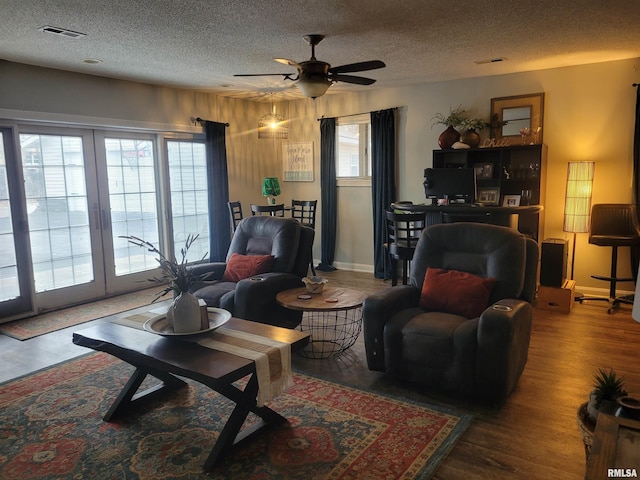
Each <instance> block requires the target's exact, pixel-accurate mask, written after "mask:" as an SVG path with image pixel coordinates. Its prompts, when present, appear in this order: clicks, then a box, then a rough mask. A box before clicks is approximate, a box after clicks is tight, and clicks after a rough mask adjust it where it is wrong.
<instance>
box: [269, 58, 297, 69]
mask: <svg viewBox="0 0 640 480" xmlns="http://www.w3.org/2000/svg"><path fill="white" fill-rule="evenodd" d="M274 60H275V61H276V62H279V63H284V64H285V65H291V66H292V67H296V68H297V69H300V64H299V63H298V62H294V61H293V60H289V59H288V58H274Z"/></svg>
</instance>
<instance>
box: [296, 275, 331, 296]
mask: <svg viewBox="0 0 640 480" xmlns="http://www.w3.org/2000/svg"><path fill="white" fill-rule="evenodd" d="M302 281H303V282H304V285H305V287H307V292H309V293H320V292H322V291H323V290H324V285H325V283H327V282H328V281H329V280H327V279H326V278H324V277H304V278H303V279H302Z"/></svg>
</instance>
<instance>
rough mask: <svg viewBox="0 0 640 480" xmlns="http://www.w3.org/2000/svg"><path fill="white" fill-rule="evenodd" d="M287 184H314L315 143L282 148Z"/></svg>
mask: <svg viewBox="0 0 640 480" xmlns="http://www.w3.org/2000/svg"><path fill="white" fill-rule="evenodd" d="M282 148H283V155H282V158H283V159H284V174H283V176H282V178H283V179H284V181H285V182H313V142H307V143H286V144H284V145H283V146H282Z"/></svg>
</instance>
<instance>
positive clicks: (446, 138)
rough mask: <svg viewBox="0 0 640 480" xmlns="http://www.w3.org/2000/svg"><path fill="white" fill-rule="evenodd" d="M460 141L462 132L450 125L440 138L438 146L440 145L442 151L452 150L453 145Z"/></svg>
mask: <svg viewBox="0 0 640 480" xmlns="http://www.w3.org/2000/svg"><path fill="white" fill-rule="evenodd" d="M458 140H460V132H458V131H457V130H456V129H455V128H453V127H452V126H451V125H449V126H448V127H447V129H446V130H445V131H444V132H442V133H441V134H440V136H439V137H438V145H440V148H441V149H442V150H446V149H448V148H451V145H453V144H454V143H456V142H457V141H458Z"/></svg>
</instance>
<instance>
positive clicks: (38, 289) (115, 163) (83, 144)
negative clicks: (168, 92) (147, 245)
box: [0, 126, 209, 322]
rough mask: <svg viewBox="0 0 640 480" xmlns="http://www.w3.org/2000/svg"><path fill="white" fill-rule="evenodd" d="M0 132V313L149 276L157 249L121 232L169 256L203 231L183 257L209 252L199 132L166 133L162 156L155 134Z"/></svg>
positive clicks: (79, 297)
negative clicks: (191, 135) (189, 135)
mask: <svg viewBox="0 0 640 480" xmlns="http://www.w3.org/2000/svg"><path fill="white" fill-rule="evenodd" d="M0 134H1V135H2V137H1V138H2V140H3V141H2V142H0V251H1V252H2V255H0V322H1V321H6V320H7V317H11V316H12V315H14V316H15V315H19V314H20V313H21V312H27V311H30V310H35V311H42V310H49V309H52V308H56V307H61V306H65V305H71V304H75V303H79V302H83V301H87V300H91V299H95V298H99V297H101V296H104V295H105V294H115V293H121V292H125V291H131V290H136V289H139V288H141V286H145V285H148V282H147V279H148V278H150V277H152V276H156V275H157V273H158V272H157V267H158V263H157V261H156V258H155V255H154V254H153V253H150V252H148V251H147V250H146V249H144V248H141V247H138V246H135V245H133V244H131V243H129V242H128V241H127V240H126V238H123V237H126V236H136V237H139V238H142V239H144V240H146V241H148V242H151V243H152V244H153V245H155V246H156V247H157V248H158V249H159V250H161V251H163V252H165V254H166V255H167V256H172V255H174V254H175V253H177V252H179V251H180V248H182V246H183V245H184V239H185V238H186V236H187V235H189V234H191V235H193V234H199V235H200V237H199V239H198V241H197V242H196V243H194V245H193V249H192V251H190V256H191V255H193V258H190V259H189V260H190V261H196V260H199V259H200V258H202V257H203V256H204V255H206V251H207V248H208V245H209V222H208V219H209V215H208V201H207V183H206V159H205V150H204V143H203V142H202V141H194V140H193V138H191V139H182V138H181V139H171V138H170V137H168V136H167V137H166V138H165V141H164V142H163V143H162V146H163V151H162V152H161V154H162V158H163V161H159V155H158V152H157V148H156V145H158V144H160V142H159V141H158V140H159V138H157V137H156V135H153V134H143V133H130V132H120V131H118V132H115V131H114V132H111V131H99V130H91V129H81V128H78V129H74V128H66V127H65V128H62V127H60V128H56V127H42V126H19V127H15V128H14V129H10V128H6V129H3V128H0ZM163 138H164V137H163ZM13 145H15V148H12V146H13ZM158 212H163V214H162V215H159V213H158ZM9 319H10V318H9Z"/></svg>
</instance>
